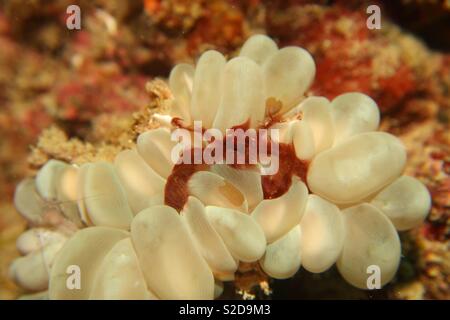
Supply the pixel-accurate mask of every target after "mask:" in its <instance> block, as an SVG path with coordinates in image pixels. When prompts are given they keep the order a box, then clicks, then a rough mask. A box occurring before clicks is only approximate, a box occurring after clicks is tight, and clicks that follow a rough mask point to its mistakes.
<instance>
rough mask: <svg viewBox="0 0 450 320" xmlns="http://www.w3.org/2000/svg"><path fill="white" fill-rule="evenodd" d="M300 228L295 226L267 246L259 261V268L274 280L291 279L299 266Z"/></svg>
mask: <svg viewBox="0 0 450 320" xmlns="http://www.w3.org/2000/svg"><path fill="white" fill-rule="evenodd" d="M301 237H302V232H301V229H300V226H295V227H294V228H293V229H292V230H291V231H289V232H288V233H286V234H285V235H284V236H283V237H281V238H280V239H278V240H277V241H275V242H273V243H271V244H269V245H268V246H267V249H266V253H265V254H264V257H263V258H262V259H261V260H260V261H259V264H260V265H261V268H262V269H263V270H264V272H266V273H267V274H268V275H269V276H271V277H272V278H275V279H287V278H290V277H292V276H293V275H294V274H295V273H296V272H297V271H298V269H299V268H300V264H301V256H302V253H301Z"/></svg>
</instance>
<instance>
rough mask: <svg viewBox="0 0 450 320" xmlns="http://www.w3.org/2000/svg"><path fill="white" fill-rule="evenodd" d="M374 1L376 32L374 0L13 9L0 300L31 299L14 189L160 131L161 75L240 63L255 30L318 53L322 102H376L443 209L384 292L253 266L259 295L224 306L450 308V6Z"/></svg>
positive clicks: (409, 235) (1, 134)
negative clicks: (14, 277) (15, 273)
mask: <svg viewBox="0 0 450 320" xmlns="http://www.w3.org/2000/svg"><path fill="white" fill-rule="evenodd" d="M75 3H76V4H78V5H79V6H80V7H81V12H82V28H81V30H68V29H67V28H66V26H65V19H66V17H67V16H66V8H67V6H68V5H70V4H75ZM372 3H373V2H371V3H370V4H372ZM376 3H377V4H378V5H379V6H380V7H381V13H382V28H381V30H369V29H368V28H367V27H366V20H367V17H368V15H367V14H366V8H367V6H368V4H369V2H365V1H304V0H288V1H281V0H275V1H268V0H267V1H264V0H243V1H237V0H209V1H207V0H192V1H186V0H130V1H120V0H114V1H105V0H95V1H88V0H79V1H68V0H47V1H45V0H32V1H27V2H23V1H20V0H9V1H2V2H1V3H0V48H1V49H0V164H1V168H2V170H1V171H0V299H13V298H16V297H18V296H19V295H20V294H21V292H20V291H19V289H18V288H17V287H16V286H15V285H14V284H13V283H12V282H11V281H10V280H8V275H7V270H8V265H9V263H10V261H11V260H12V259H13V258H14V257H16V256H17V255H18V253H17V252H16V249H15V239H16V238H17V236H18V235H19V234H20V233H21V232H22V231H23V230H24V229H25V228H26V223H25V221H23V220H22V218H20V216H19V215H18V214H17V213H16V212H15V209H14V207H13V205H12V196H13V192H14V188H15V185H16V183H17V182H18V181H20V179H22V178H23V177H25V176H27V175H31V174H33V173H34V172H35V170H36V169H38V168H39V167H40V166H42V165H43V164H44V163H45V162H46V161H47V160H48V159H50V158H56V159H61V160H65V161H67V162H72V163H83V162H86V161H91V160H93V159H106V160H111V159H112V158H113V157H114V155H115V154H116V153H117V152H118V151H120V150H122V149H124V148H126V147H128V146H130V145H131V144H132V142H133V140H134V139H135V137H136V135H137V134H138V133H140V132H142V131H144V130H145V129H146V128H148V127H149V126H152V122H151V121H150V120H149V119H150V117H149V116H150V115H151V113H152V110H155V109H157V108H165V107H166V105H165V100H167V98H168V97H169V96H170V92H169V91H168V89H167V87H166V85H165V84H164V82H162V81H161V80H159V79H158V78H166V77H167V76H168V73H169V71H170V69H171V68H172V66H173V65H175V64H176V63H179V62H193V61H194V60H195V59H196V58H197V57H198V56H199V55H200V53H201V52H203V51H205V50H207V49H211V48H214V49H217V50H219V51H221V52H223V53H224V54H227V55H229V56H233V55H234V54H236V49H237V48H239V47H240V46H241V45H242V43H243V42H244V41H245V39H246V38H248V36H250V35H251V34H254V33H265V34H268V35H270V36H271V37H272V38H274V39H275V40H276V41H277V42H278V44H279V45H280V46H286V45H298V46H301V47H304V48H306V49H307V50H309V51H310V52H311V53H312V54H313V56H314V59H315V61H316V64H317V75H316V81H315V83H314V85H313V87H312V88H311V90H310V93H311V94H317V95H323V96H326V97H328V98H330V99H331V98H333V97H335V96H337V95H339V94H341V93H343V92H347V91H360V92H364V93H366V94H368V95H370V96H371V97H372V98H373V99H375V100H376V101H377V103H378V105H379V106H380V109H381V111H382V126H381V128H382V129H383V130H385V131H389V132H392V133H395V134H396V135H398V136H400V138H401V139H402V141H403V142H404V143H405V145H406V146H407V149H408V156H409V161H408V167H407V172H406V173H407V174H409V175H412V176H415V177H417V178H419V179H420V180H422V181H423V182H424V183H425V184H426V185H427V187H428V188H429V190H430V192H431V194H432V198H433V208H432V212H431V214H430V215H429V217H428V218H427V221H426V222H425V223H424V224H423V225H422V226H421V227H420V228H417V229H415V230H412V231H410V232H404V233H402V234H401V238H402V242H403V245H402V247H403V251H404V252H403V257H402V262H401V266H400V269H399V272H398V275H397V277H396V279H395V281H394V282H393V283H392V284H389V285H388V286H387V287H385V288H383V289H382V290H378V291H373V292H366V291H362V290H358V289H355V288H353V287H350V286H349V285H348V284H346V283H345V282H344V280H342V279H341V278H340V277H339V275H338V274H337V272H336V270H335V269H331V270H329V271H328V272H326V273H324V274H321V275H314V276H313V275H312V274H309V273H308V272H307V271H305V270H301V271H300V272H298V273H297V275H296V276H295V277H294V278H293V279H289V280H285V281H274V282H271V283H269V284H268V287H264V288H251V287H250V284H251V283H254V281H251V275H252V272H254V270H251V269H249V270H248V271H246V272H244V273H245V274H242V277H241V279H240V277H238V281H241V282H242V283H240V287H244V288H245V285H246V282H248V283H249V288H248V290H247V291H246V292H245V293H244V292H241V294H236V293H235V292H234V288H232V287H229V288H226V290H228V294H226V295H225V297H228V298H229V297H242V295H243V296H244V297H245V298H249V297H252V296H256V297H257V298H273V299H277V298H286V299H296V298H358V299H360V298H362V299H377V298H390V299H450V250H449V243H450V242H449V236H450V232H449V227H450V220H449V216H450V176H449V175H450V134H449V132H450V131H449V129H450V125H449V119H450V111H449V110H450V53H449V52H450V25H449V23H450V4H449V2H448V1H445V0H444V1H378V2H376ZM256 274H258V273H257V272H255V276H256ZM269 287H270V289H269ZM261 289H262V290H261ZM270 291H271V294H269V293H270ZM226 292H227V291H226Z"/></svg>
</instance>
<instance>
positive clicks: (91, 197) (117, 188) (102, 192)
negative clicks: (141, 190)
mask: <svg viewBox="0 0 450 320" xmlns="http://www.w3.org/2000/svg"><path fill="white" fill-rule="evenodd" d="M81 183H82V189H83V199H84V204H85V207H86V211H87V213H88V215H89V218H90V220H91V221H92V223H93V224H94V225H97V226H106V227H115V228H122V229H128V228H129V226H130V223H131V219H132V218H133V213H132V211H131V208H130V206H129V204H128V200H127V197H126V194H125V190H124V188H123V186H122V184H121V183H120V180H119V177H118V176H117V173H116V172H115V170H114V167H113V165H112V164H110V163H106V162H97V163H93V164H91V165H90V166H89V167H88V169H87V172H86V175H85V176H84V180H83V181H81Z"/></svg>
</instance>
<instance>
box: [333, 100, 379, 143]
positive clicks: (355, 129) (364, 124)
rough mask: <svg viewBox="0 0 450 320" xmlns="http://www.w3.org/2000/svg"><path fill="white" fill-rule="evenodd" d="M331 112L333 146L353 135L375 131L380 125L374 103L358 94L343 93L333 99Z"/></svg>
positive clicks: (376, 107)
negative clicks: (333, 132)
mask: <svg viewBox="0 0 450 320" xmlns="http://www.w3.org/2000/svg"><path fill="white" fill-rule="evenodd" d="M331 111H332V114H333V123H334V130H335V136H334V140H335V141H334V144H335V145H336V144H338V143H340V142H342V141H344V140H345V139H346V138H348V137H351V136H353V135H355V134H358V133H362V132H368V131H375V130H377V129H378V125H379V123H380V112H379V110H378V106H377V104H376V103H375V101H373V100H372V98H370V97H369V96H367V95H365V94H362V93H359V92H349V93H344V94H341V95H340V96H337V97H336V98H334V99H333V101H332V103H331Z"/></svg>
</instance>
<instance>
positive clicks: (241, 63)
mask: <svg viewBox="0 0 450 320" xmlns="http://www.w3.org/2000/svg"><path fill="white" fill-rule="evenodd" d="M314 75H315V64H314V61H313V59H312V57H311V55H310V54H309V53H308V52H307V51H306V50H304V49H301V48H297V47H286V48H282V49H278V47H277V45H276V44H275V42H274V41H273V40H272V39H270V38H269V37H267V36H263V35H256V36H253V37H251V38H250V39H248V41H247V42H246V43H245V44H244V45H243V47H242V49H241V51H240V54H239V56H238V57H234V58H232V59H231V60H229V61H227V60H226V58H225V57H224V56H223V55H222V54H221V53H219V52H217V51H212V50H211V51H207V52H205V53H204V54H203V55H202V56H201V57H200V59H199V61H198V63H197V65H196V66H193V65H189V64H179V65H177V66H175V67H174V68H173V70H172V72H171V73H170V76H169V79H168V84H169V87H170V90H171V92H172V97H171V98H170V99H171V100H170V101H169V103H170V104H171V108H170V110H168V111H167V112H168V114H158V113H155V114H154V115H153V120H154V121H155V122H156V123H158V122H160V124H161V125H160V126H159V127H156V128H154V129H149V130H148V131H146V132H143V133H141V134H140V135H139V136H138V138H137V141H136V146H135V148H133V149H131V150H124V151H122V152H120V153H119V154H117V156H116V158H115V160H114V162H113V163H107V162H92V163H86V164H83V165H81V166H76V165H70V164H67V163H64V162H62V161H59V160H50V161H48V162H47V163H46V164H45V165H44V166H43V167H42V168H41V169H40V171H39V172H38V173H37V175H36V177H35V178H28V179H25V180H24V181H22V182H21V183H20V184H19V185H18V186H17V189H16V194H15V197H14V203H15V206H16V208H17V210H18V211H19V212H20V213H21V214H22V215H23V216H24V217H25V218H26V219H27V220H28V222H29V224H30V226H31V227H32V228H31V229H29V230H28V231H26V232H25V233H24V234H23V235H22V236H20V237H19V239H18V240H17V247H18V248H19V250H20V252H21V253H22V255H23V257H20V258H18V259H16V260H15V261H14V262H13V264H12V265H11V268H10V274H11V276H12V278H14V279H15V281H16V282H17V283H18V284H19V285H21V286H22V287H24V288H25V289H27V290H31V291H45V290H48V293H47V294H48V297H49V298H51V299H213V298H217V297H218V296H220V294H221V293H222V292H223V283H222V281H233V280H234V279H235V275H236V272H238V270H240V267H242V266H245V265H247V263H259V265H260V266H261V269H262V271H261V272H265V273H266V274H267V275H268V276H270V277H272V278H276V279H286V278H289V277H292V276H293V275H294V274H295V273H296V272H297V271H298V270H299V268H300V267H301V266H303V267H304V268H305V269H306V270H308V271H310V272H313V273H319V272H324V271H326V270H327V269H329V268H330V267H331V266H332V265H334V264H335V263H336V265H337V269H338V270H339V272H340V273H341V275H342V276H343V278H345V279H346V280H347V281H348V282H349V283H351V284H352V285H354V286H356V287H358V288H363V289H367V288H368V287H367V279H368V276H369V274H368V273H367V270H368V268H369V267H371V266H376V267H378V268H379V269H380V272H381V274H380V275H381V279H380V283H381V285H384V284H386V283H388V282H389V281H390V280H391V279H392V278H393V277H394V276H395V273H396V270H397V268H398V265H399V261H400V241H399V237H398V234H397V231H396V229H397V230H407V229H410V228H413V227H415V226H417V225H419V224H420V223H421V222H422V221H423V219H425V217H426V215H427V214H428V211H429V209H430V195H429V193H428V191H427V189H426V188H425V186H424V185H423V184H422V183H421V182H419V181H418V180H417V179H415V178H411V177H406V176H402V174H403V170H404V167H405V163H406V152H405V148H404V147H403V145H402V143H401V142H400V140H399V139H397V138H395V137H394V136H393V135H390V134H388V133H384V132H376V130H377V129H378V126H379V122H380V115H379V111H378V107H377V105H376V103H375V102H374V101H373V100H372V99H371V98H370V97H368V96H366V95H364V94H362V93H358V92H350V93H346V94H342V95H340V96H338V97H336V98H334V99H333V100H332V101H329V100H328V99H326V98H324V97H314V96H310V97H307V98H306V97H305V92H306V91H307V90H308V87H309V86H310V84H311V83H312V81H313V78H314ZM194 121H195V122H197V121H201V122H202V125H201V126H202V128H201V129H205V130H206V129H218V130H217V132H219V133H222V134H223V133H227V130H228V129H232V128H242V129H248V128H252V129H255V130H256V131H258V132H259V131H262V129H277V131H276V133H273V132H274V131H271V132H272V133H271V137H272V140H271V141H270V143H274V145H275V146H276V147H277V150H278V151H277V152H278V153H277V152H275V151H273V150H271V151H270V152H273V154H271V155H270V156H271V157H272V158H273V157H275V156H277V157H278V158H279V159H278V160H279V164H280V166H279V169H278V171H277V172H275V173H274V174H272V175H265V174H263V173H264V170H263V165H267V164H266V163H262V161H260V163H256V164H254V163H252V164H249V163H245V164H239V165H235V164H230V163H228V162H222V163H220V162H219V163H213V164H211V163H206V162H205V163H203V162H201V163H196V162H195V161H194V163H193V164H186V163H182V162H180V161H179V160H180V159H184V157H183V155H184V154H181V153H179V152H185V151H186V152H187V151H191V150H187V149H177V148H178V147H179V146H178V144H177V141H173V140H172V133H173V132H174V131H175V129H178V128H180V127H181V128H183V129H186V130H189V133H188V134H187V137H188V139H195V134H196V133H195V132H194V133H193V132H192V128H193V127H194V128H195V123H194ZM206 131H207V130H206ZM270 139H271V138H269V140H270ZM216 142H217V141H216ZM219 142H221V141H219ZM201 144H206V141H201ZM271 145H272V144H271ZM197 147H198V146H197ZM200 147H203V145H201V146H200ZM227 151H229V150H228V149H227ZM174 155H175V158H176V160H177V161H173V160H174ZM189 155H190V153H189ZM189 157H190V156H189ZM200 160H203V159H200ZM227 160H228V159H227ZM225 163H226V164H225ZM43 258H45V259H43ZM244 263H245V264H244ZM74 265H75V266H78V267H79V268H80V270H81V279H80V280H81V287H80V289H79V290H70V289H69V288H68V286H67V278H68V276H69V275H68V273H67V270H68V268H70V267H71V266H74Z"/></svg>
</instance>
